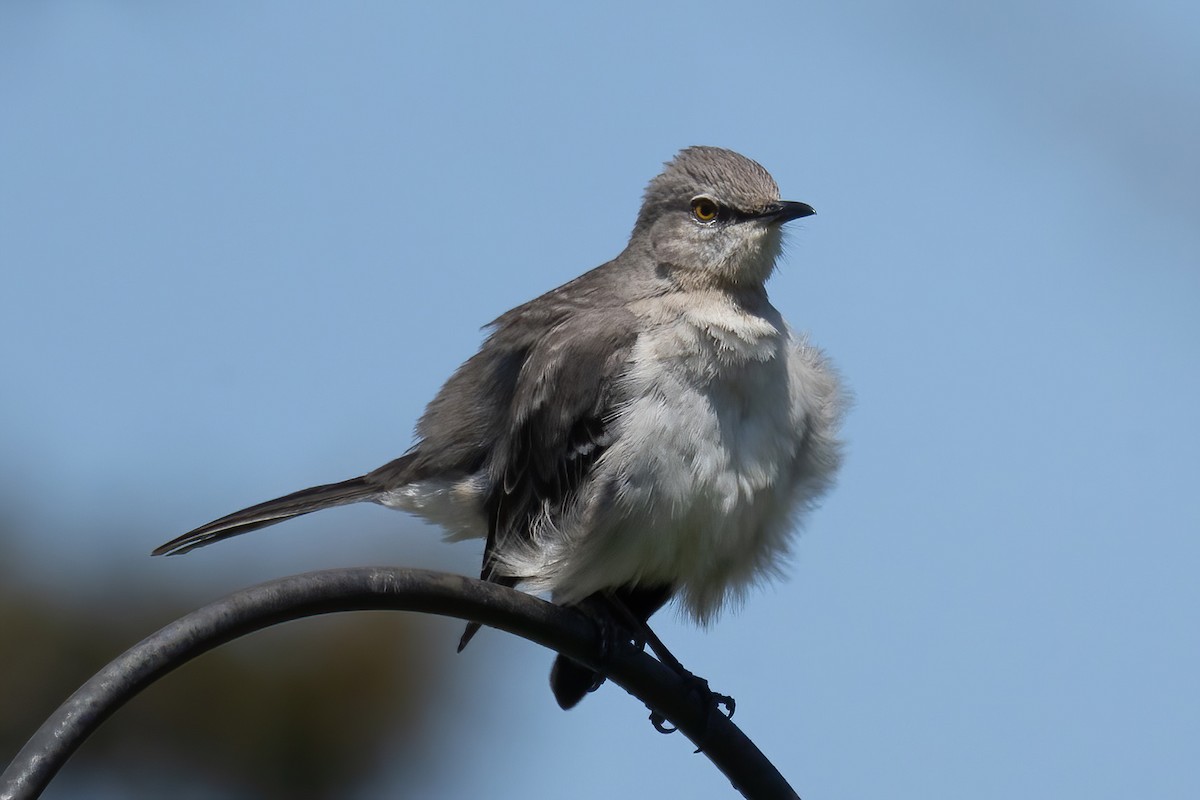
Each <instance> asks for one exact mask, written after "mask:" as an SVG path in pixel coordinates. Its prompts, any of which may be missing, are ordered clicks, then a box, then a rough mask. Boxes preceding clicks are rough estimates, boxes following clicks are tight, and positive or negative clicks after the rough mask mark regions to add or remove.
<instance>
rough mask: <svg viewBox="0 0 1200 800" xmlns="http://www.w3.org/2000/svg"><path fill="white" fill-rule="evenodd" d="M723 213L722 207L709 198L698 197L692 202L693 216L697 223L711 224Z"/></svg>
mask: <svg viewBox="0 0 1200 800" xmlns="http://www.w3.org/2000/svg"><path fill="white" fill-rule="evenodd" d="M719 213H721V207H720V206H718V205H717V204H716V203H715V202H714V201H713V200H711V199H710V198H707V197H697V198H696V199H694V200H692V216H693V217H695V218H696V221H697V222H704V223H709V222H712V221H713V220H714V219H716V218H717V214H719Z"/></svg>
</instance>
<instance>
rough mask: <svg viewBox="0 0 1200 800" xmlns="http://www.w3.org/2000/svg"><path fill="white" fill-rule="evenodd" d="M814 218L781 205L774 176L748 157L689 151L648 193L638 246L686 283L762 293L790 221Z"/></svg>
mask: <svg viewBox="0 0 1200 800" xmlns="http://www.w3.org/2000/svg"><path fill="white" fill-rule="evenodd" d="M813 213H814V212H813V209H812V206H809V205H807V204H805V203H795V202H790V201H786V200H780V199H779V187H778V186H777V185H776V184H775V180H774V179H773V178H772V177H771V175H770V173H768V172H767V171H766V170H765V169H763V168H762V167H761V166H760V165H759V164H758V163H756V162H754V161H751V160H750V159H748V158H746V157H745V156H742V155H739V154H737V153H735V152H733V151H732V150H723V149H721V148H719V147H689V148H687V149H686V150H682V151H680V153H679V154H678V155H677V156H675V158H674V159H672V160H671V161H670V162H668V163H667V165H666V168H665V169H664V170H663V172H662V174H660V175H659V176H658V177H656V178H655V179H654V180H652V181H650V185H649V186H647V187H646V195H645V199H644V201H643V203H642V209H641V211H640V212H639V213H638V219H637V224H636V225H635V226H634V230H633V240H634V241H637V240H639V238H640V239H641V240H642V241H643V242H645V243H647V244H648V245H649V247H650V249H651V252H652V254H653V257H654V259H655V261H656V262H657V263H658V265H659V268H660V269H663V270H666V271H668V272H670V273H671V275H672V276H673V277H675V278H676V279H677V280H679V281H680V282H681V283H685V284H689V285H696V286H713V287H755V286H761V285H762V284H763V283H764V282H765V281H766V280H767V278H768V277H770V275H771V271H772V270H773V269H774V267H775V259H776V258H777V257H778V256H779V250H780V244H781V231H780V227H781V226H782V225H783V223H785V222H788V221H789V220H793V219H798V218H800V217H807V216H809V215H811V214H813Z"/></svg>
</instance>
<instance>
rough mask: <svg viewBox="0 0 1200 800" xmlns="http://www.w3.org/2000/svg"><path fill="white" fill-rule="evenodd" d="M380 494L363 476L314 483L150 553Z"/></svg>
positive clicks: (178, 549)
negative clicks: (336, 481) (307, 487)
mask: <svg viewBox="0 0 1200 800" xmlns="http://www.w3.org/2000/svg"><path fill="white" fill-rule="evenodd" d="M379 493H380V486H379V484H378V483H377V482H374V481H369V480H368V479H367V476H366V475H363V476H361V477H358V478H351V479H350V480H348V481H342V482H341V483H327V484H325V485H324V486H313V487H312V488H311V489H301V490H300V491H298V492H292V493H291V494H289V495H284V496H283V497H277V498H275V499H274V500H268V501H267V502H265V503H259V504H258V505H255V506H250V507H249V508H243V509H242V510H241V511H235V512H233V513H232V514H228V515H226V516H224V517H221V518H220V519H217V520H213V521H212V522H210V523H208V524H207V525H201V526H200V527H199V528H196V529H195V530H193V531H188V532H187V533H185V534H183V535H182V536H180V537H178V538H175V539H172V540H171V541H169V542H167V543H166V544H164V545H162V546H160V547H157V548H155V550H154V551H153V553H152V555H156V556H177V555H179V554H181V553H186V552H188V551H189V550H195V549H196V548H197V547H203V546H204V545H206V544H212V543H213V542H219V541H221V540H222V539H228V538H229V537H231V536H237V535H238V534H241V533H249V532H250V531H254V530H258V529H259V528H265V527H266V526H268V525H274V524H275V523H276V522H282V521H283V520H285V519H291V518H292V517H298V516H300V515H302V514H311V513H312V512H314V511H320V510H321V509H323V508H332V507H333V506H342V505H346V504H347V503H358V502H361V501H363V500H371V499H374V498H375V497H376V496H377V495H378V494H379Z"/></svg>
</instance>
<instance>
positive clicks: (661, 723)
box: [650, 711, 679, 733]
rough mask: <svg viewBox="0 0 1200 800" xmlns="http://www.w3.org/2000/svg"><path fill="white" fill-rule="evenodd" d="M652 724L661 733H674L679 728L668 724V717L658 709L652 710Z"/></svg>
mask: <svg viewBox="0 0 1200 800" xmlns="http://www.w3.org/2000/svg"><path fill="white" fill-rule="evenodd" d="M650 724H651V725H653V726H654V730H656V731H658V732H659V733H674V732H675V731H677V730H679V728H674V727H672V726H670V725H668V724H667V718H666V717H664V716H663V715H662V714H660V713H658V712H657V711H651V712H650Z"/></svg>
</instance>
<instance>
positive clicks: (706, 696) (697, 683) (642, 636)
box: [604, 592, 737, 752]
mask: <svg viewBox="0 0 1200 800" xmlns="http://www.w3.org/2000/svg"><path fill="white" fill-rule="evenodd" d="M604 599H605V600H606V601H607V603H608V605H609V607H610V608H612V609H613V611H614V612H615V615H616V617H617V618H618V619H620V620H621V621H622V622H623V623H624V624H625V625H626V626H627V627H628V628H629V629H631V630H632V631H633V632H634V637H633V643H634V644H635V645H637V646H638V647H645V645H649V646H650V649H651V651H653V653H654V655H656V656H657V657H658V660H659V661H660V662H662V663H663V664H665V665H666V666H668V667H670V669H671V670H672V671H673V672H674V673H675V674H676V675H678V676H679V677H680V678H681V679H682V680H683V681H684V683H685V684H687V685H688V689H689V691H690V692H692V693H694V694H696V695H697V697H698V698H699V699H700V701H701V702H702V703H703V704H704V705H705V708H706V709H707V711H706V713H708V714H711V713H712V712H713V711H714V710H720V709H724V710H723V711H722V713H723V714H725V716H726V717H727V718H728V717H732V716H733V712H734V710H735V709H736V708H737V703H736V702H735V701H734V699H733V698H732V697H730V696H729V695H727V694H718V693H717V692H714V691H713V690H712V689H711V688H709V685H708V681H706V680H705V679H704V678H701V677H699V676H697V675H695V674H694V673H692V672H691V671H690V670H688V669H687V668H686V667H684V666H683V663H682V662H680V660H679V659H678V658H676V657H675V656H674V654H673V653H671V651H670V650H668V649H667V646H666V645H665V644H663V641H662V639H660V638H658V634H656V633H655V632H654V631H653V630H652V629H651V628H650V623H649V621H648V620H646V619H642V618H641V617H640V616H638V615H637V614H635V613H634V612H633V611H632V610H630V608H629V606H628V605H626V603H625V602H624V601H623V600H622V599H621V597H620V596H618V595H617V594H616V593H615V592H606V593H605V597H604ZM650 724H651V725H653V726H654V729H655V730H657V731H658V732H660V733H674V732H675V730H676V729H675V728H672V727H669V726H668V725H667V720H666V718H665V717H663V716H662V715H661V714H659V713H658V712H657V711H654V712H651V714H650ZM706 726H707V719H706ZM696 752H700V751H699V750H697V751H696Z"/></svg>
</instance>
